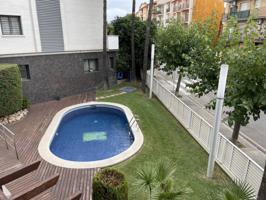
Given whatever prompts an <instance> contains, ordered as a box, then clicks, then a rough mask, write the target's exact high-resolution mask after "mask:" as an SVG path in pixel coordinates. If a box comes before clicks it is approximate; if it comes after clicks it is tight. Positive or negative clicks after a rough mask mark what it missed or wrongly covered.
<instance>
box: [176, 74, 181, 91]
mask: <svg viewBox="0 0 266 200" xmlns="http://www.w3.org/2000/svg"><path fill="white" fill-rule="evenodd" d="M181 81H182V75H181V74H179V76H178V81H177V84H176V89H175V95H176V96H179V90H180V86H181Z"/></svg>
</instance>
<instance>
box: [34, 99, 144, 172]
mask: <svg viewBox="0 0 266 200" xmlns="http://www.w3.org/2000/svg"><path fill="white" fill-rule="evenodd" d="M142 144H143V135H142V133H141V130H140V128H139V127H138V124H137V122H136V121H135V118H134V116H133V114H132V112H131V111H130V109H129V108H127V107H126V106H123V105H121V104H115V103H104V102H91V103H85V104H79V105H74V106H70V107H67V108H65V109H63V110H61V111H59V112H58V113H57V114H56V115H55V117H54V118H53V120H52V122H51V123H50V125H49V127H48V128H47V131H46V133H45V135H44V136H43V138H42V140H41V142H40V144H39V148H38V150H39V153H40V155H41V157H42V158H44V159H45V160H46V161H48V162H50V163H51V164H54V165H57V166H61V167H67V168H94V167H105V166H110V165H114V164H116V163H118V162H121V161H123V160H125V159H127V158H129V157H130V156H132V155H134V154H135V153H136V152H137V151H138V150H139V149H140V148H141V146H142Z"/></svg>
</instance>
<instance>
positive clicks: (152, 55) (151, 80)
mask: <svg viewBox="0 0 266 200" xmlns="http://www.w3.org/2000/svg"><path fill="white" fill-rule="evenodd" d="M154 51H155V45H154V44H152V45H151V70H150V95H149V98H150V99H151V98H152V89H153V71H154Z"/></svg>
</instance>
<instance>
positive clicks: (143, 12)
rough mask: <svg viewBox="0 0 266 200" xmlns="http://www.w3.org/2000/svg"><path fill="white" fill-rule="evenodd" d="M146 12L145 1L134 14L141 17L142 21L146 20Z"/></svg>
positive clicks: (147, 10) (147, 5) (146, 5)
mask: <svg viewBox="0 0 266 200" xmlns="http://www.w3.org/2000/svg"><path fill="white" fill-rule="evenodd" d="M148 12H149V4H147V3H146V2H145V3H142V4H141V5H140V8H139V11H138V12H137V13H136V16H137V17H139V18H141V20H142V21H146V20H147V19H148Z"/></svg>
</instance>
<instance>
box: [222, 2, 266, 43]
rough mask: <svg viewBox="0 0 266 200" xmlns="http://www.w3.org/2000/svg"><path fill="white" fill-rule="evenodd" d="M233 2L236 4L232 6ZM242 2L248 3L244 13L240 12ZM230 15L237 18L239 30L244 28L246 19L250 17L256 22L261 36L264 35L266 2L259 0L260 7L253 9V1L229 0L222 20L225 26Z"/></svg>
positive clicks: (265, 31)
mask: <svg viewBox="0 0 266 200" xmlns="http://www.w3.org/2000/svg"><path fill="white" fill-rule="evenodd" d="M234 2H235V3H236V4H234ZM243 2H248V10H246V11H240V4H241V3H243ZM234 5H236V6H234ZM232 14H233V16H236V17H237V19H238V23H239V27H240V28H241V29H244V28H245V26H246V22H247V19H248V17H249V16H250V15H252V16H253V17H255V19H256V21H257V28H258V31H259V32H260V33H261V35H266V0H260V5H259V7H257V8H255V0H231V1H229V3H227V5H226V9H225V15H224V18H223V22H224V23H225V24H226V21H227V20H228V18H229V16H230V15H232ZM261 39H262V38H261ZM264 40H265V38H264ZM258 42H260V41H258Z"/></svg>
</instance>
